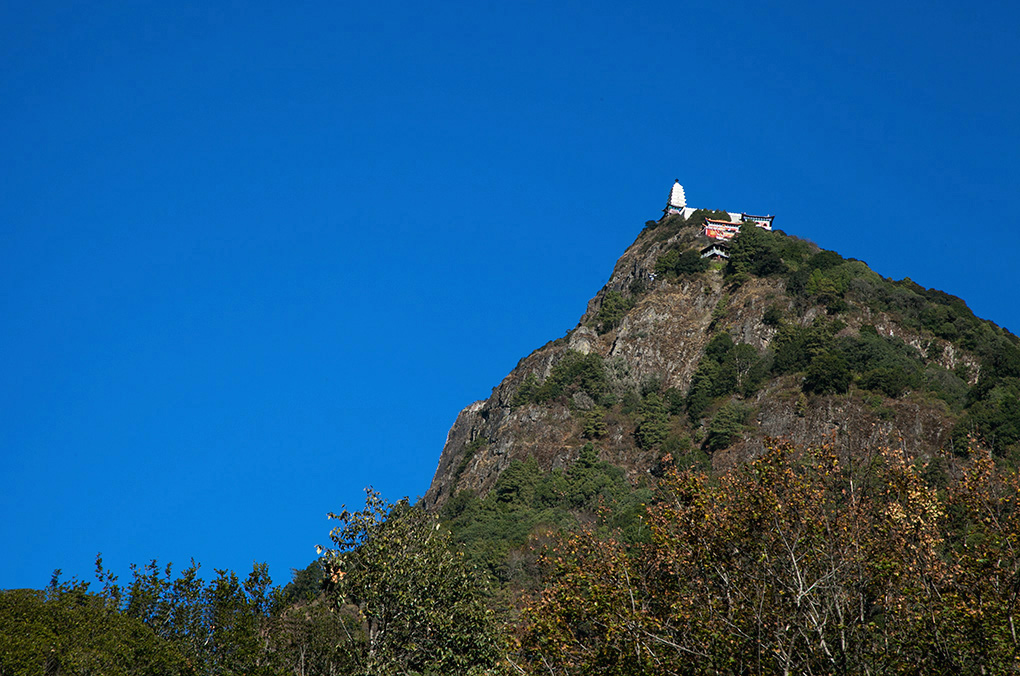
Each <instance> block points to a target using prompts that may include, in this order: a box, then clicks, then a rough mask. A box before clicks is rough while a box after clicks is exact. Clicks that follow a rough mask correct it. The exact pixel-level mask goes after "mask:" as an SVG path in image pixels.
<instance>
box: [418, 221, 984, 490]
mask: <svg viewBox="0 0 1020 676" xmlns="http://www.w3.org/2000/svg"><path fill="white" fill-rule="evenodd" d="M700 224H701V221H700V220H698V219H696V218H691V219H690V220H688V221H684V220H683V219H682V218H678V217H673V218H671V219H669V220H667V221H666V222H664V223H661V224H658V225H655V226H651V224H650V227H646V229H645V230H644V231H643V232H642V233H641V234H640V235H639V236H638V238H637V240H636V241H635V242H634V243H633V244H632V245H631V246H630V247H629V248H628V249H627V251H626V252H625V253H624V254H623V256H621V258H620V259H619V261H617V263H616V266H615V268H614V270H613V273H612V275H611V276H610V278H609V281H608V282H607V283H606V285H605V287H603V289H602V290H601V291H599V293H598V294H597V295H596V296H595V297H594V298H593V299H592V300H591V301H590V302H589V303H588V307H587V310H586V312H585V313H584V315H583V316H582V317H581V319H580V321H579V323H578V325H577V327H576V328H574V329H573V330H572V331H571V332H570V333H569V334H568V335H567V336H566V337H564V338H561V339H559V340H556V341H553V342H551V343H549V344H547V345H545V346H543V347H541V348H539V349H538V350H536V351H535V352H533V353H532V354H530V355H529V356H527V357H525V358H524V359H522V360H521V361H520V363H519V364H518V365H517V367H516V368H515V369H514V370H513V371H512V372H511V373H510V374H509V375H507V377H506V378H504V380H503V381H502V382H501V383H500V384H499V386H498V387H496V388H495V390H494V391H493V394H492V396H491V397H489V398H488V399H487V400H485V401H479V402H475V403H473V404H471V405H470V406H468V407H467V408H465V409H464V410H463V411H461V413H460V414H459V415H458V416H457V419H456V422H455V423H454V425H453V427H452V428H451V429H450V432H449V435H448V437H447V441H446V445H445V447H444V448H443V451H442V455H441V456H440V459H439V466H438V468H437V470H436V474H435V477H434V479H433V481H432V485H431V487H430V488H429V490H428V492H427V494H426V496H425V501H426V504H427V505H429V506H430V507H432V508H438V507H441V506H442V505H443V504H444V503H445V501H446V500H448V499H449V498H450V497H451V496H452V495H454V494H455V493H456V492H458V491H461V490H466V489H470V490H473V491H476V492H477V493H479V494H482V495H484V494H485V493H486V492H487V491H488V490H489V489H491V488H492V486H493V484H494V483H495V481H496V479H497V478H498V476H499V475H500V473H501V472H502V471H503V470H504V469H506V468H507V467H508V466H509V465H510V463H512V462H513V461H514V460H524V459H525V458H527V457H529V456H531V457H534V458H536V459H537V461H538V463H539V465H540V466H541V467H542V468H544V469H546V470H551V469H556V468H563V467H567V466H569V464H570V463H571V462H573V461H574V460H575V459H576V458H577V456H578V454H579V453H580V449H581V448H582V447H583V446H584V444H586V443H588V442H589V441H590V442H592V443H594V444H595V446H596V447H597V448H598V450H599V454H600V456H601V458H602V459H603V460H606V461H609V462H611V463H613V464H616V465H619V466H621V467H623V468H624V469H625V470H626V471H627V473H628V476H629V477H630V478H631V479H632V480H633V481H635V482H641V481H645V480H652V479H651V476H652V475H653V474H654V472H655V470H656V468H657V467H658V466H659V465H660V464H661V462H662V460H663V455H664V454H665V453H667V452H668V453H671V454H673V455H674V456H677V455H684V454H689V453H701V454H702V455H701V457H702V458H704V457H708V458H709V459H710V462H711V464H712V465H713V466H714V467H715V468H716V469H723V468H725V467H727V466H729V465H730V464H732V463H734V462H737V461H739V460H740V459H743V458H746V457H750V456H753V455H756V454H758V453H759V452H760V450H761V449H762V447H763V444H764V442H765V439H766V438H769V437H777V438H785V439H789V440H792V441H793V442H795V443H799V444H820V443H829V444H832V445H834V446H835V447H837V448H840V449H845V450H849V451H851V452H857V451H859V450H860V449H865V448H875V447H877V446H880V445H883V444H895V445H897V446H903V447H905V448H906V449H907V450H908V451H909V452H910V453H911V454H914V455H923V454H925V453H928V452H931V451H933V450H935V449H937V448H942V447H945V446H946V444H948V443H949V440H950V433H951V431H952V428H953V425H954V423H955V422H956V419H957V416H955V415H954V414H953V413H952V412H951V411H950V410H949V407H948V406H947V404H946V403H945V401H943V400H942V399H939V398H937V397H933V396H929V395H928V393H922V392H911V391H908V392H906V393H904V394H903V395H900V396H896V397H887V396H880V395H876V394H875V393H874V392H869V391H864V390H861V389H859V388H857V387H850V388H849V390H848V391H847V392H845V393H838V394H828V393H823V394H815V393H811V392H808V393H805V392H804V389H803V387H802V383H803V381H804V374H803V373H802V372H795V373H782V372H777V370H776V369H770V370H768V372H767V375H766V377H765V378H764V379H763V382H762V384H761V385H760V386H759V387H758V388H757V389H756V390H755V391H753V392H747V393H744V394H732V395H729V396H725V397H716V398H715V399H714V400H713V403H712V405H711V406H710V407H709V409H708V410H707V411H706V413H705V415H704V416H702V417H699V418H694V416H690V415H687V414H685V413H684V412H682V411H678V410H676V407H675V406H674V410H673V412H672V415H671V416H670V418H669V420H668V428H669V432H668V434H669V436H670V437H672V439H673V441H674V442H675V443H672V444H671V443H670V442H666V443H661V442H660V443H640V439H639V435H637V434H636V432H637V429H638V426H639V425H640V424H641V420H642V417H641V414H640V413H639V412H638V411H637V406H638V404H637V402H639V401H640V400H641V396H642V395H645V396H646V397H647V395H648V393H649V392H657V393H660V394H661V395H662V396H663V398H665V397H666V396H667V395H668V394H669V393H672V396H673V397H674V401H675V400H676V398H677V397H678V396H680V397H682V396H684V395H686V394H687V393H688V391H689V389H690V387H691V384H692V380H693V379H694V378H695V373H696V371H697V370H698V368H699V363H701V362H702V360H703V358H704V355H705V352H706V347H707V346H708V345H709V343H710V341H711V340H712V339H713V337H714V336H717V335H718V334H720V333H725V334H727V335H728V336H729V337H730V338H731V339H732V341H733V343H734V344H738V343H744V344H747V345H750V346H751V347H753V348H754V351H755V352H756V353H757V354H759V355H762V356H763V357H762V358H763V359H765V358H768V359H771V356H770V355H771V351H773V350H774V348H775V343H776V338H777V334H778V333H779V332H780V331H781V327H783V326H786V327H802V328H806V327H811V326H818V325H819V324H826V323H827V324H826V326H829V327H830V332H831V335H832V336H833V339H838V338H839V337H840V336H856V335H858V333H859V332H860V331H861V330H862V327H864V326H866V325H867V327H868V328H867V330H868V331H871V330H872V329H871V328H870V327H874V331H875V332H877V334H878V335H879V336H882V337H886V338H895V339H899V340H901V341H903V343H904V344H905V345H908V346H913V347H914V348H916V349H917V350H918V351H919V353H920V351H922V350H923V351H924V352H925V354H927V355H928V356H927V357H925V358H924V359H925V360H927V361H928V362H929V363H930V364H931V365H932V369H936V367H938V368H939V369H950V370H951V369H956V370H957V372H960V373H964V374H966V377H967V380H969V384H973V383H974V382H975V381H976V379H977V377H978V372H979V369H978V360H977V358H976V357H975V356H974V355H973V354H971V353H968V352H966V351H963V350H960V349H958V348H956V347H954V345H953V344H952V343H950V341H948V340H943V339H940V338H937V337H934V336H933V335H930V334H926V333H925V332H923V331H919V330H915V329H910V328H906V327H904V326H902V325H901V324H899V323H898V322H896V321H894V320H893V319H892V318H891V317H890V316H888V315H887V314H886V313H883V312H881V311H876V310H875V309H873V308H870V307H868V306H867V305H866V304H857V303H853V302H851V303H849V305H848V306H847V307H846V308H843V309H842V310H841V311H840V312H839V313H838V317H834V316H832V312H831V307H830V310H829V311H827V308H826V306H825V305H823V304H822V303H821V302H815V301H812V300H810V299H809V300H807V301H805V300H803V299H800V300H798V299H797V298H795V297H794V295H791V293H788V292H787V288H786V287H787V284H788V283H789V279H790V277H789V276H784V275H771V276H769V275H765V276H758V275H747V274H745V275H737V276H735V275H733V274H732V272H733V271H732V269H730V270H729V271H728V272H727V271H726V270H724V265H723V263H722V262H717V263H715V264H714V265H712V266H711V267H710V268H709V269H707V270H703V271H699V272H696V273H685V274H668V273H666V272H664V271H663V266H662V264H661V263H660V266H659V268H660V269H659V273H658V274H656V263H657V262H658V261H660V260H661V257H662V256H663V255H664V254H665V253H667V252H669V251H681V252H682V251H700V249H701V248H702V247H703V246H705V245H706V244H708V243H709V241H708V240H707V239H705V238H704V237H703V236H702V235H701V234H700V233H701V228H700ZM769 236H770V237H784V235H782V234H781V233H775V234H770V235H769ZM801 245H802V247H803V248H804V249H805V251H807V253H806V254H805V255H806V256H807V255H813V254H815V253H817V251H818V250H817V247H813V245H809V244H807V243H801ZM688 256H689V258H691V259H693V256H691V255H690V254H689V255H688ZM858 265H861V264H858ZM869 272H870V271H869ZM871 274H872V275H873V274H874V273H871ZM848 297H852V294H850V295H848ZM767 311H771V312H772V314H773V317H772V318H771V319H770V320H769V321H766V320H767V319H768V317H767V315H768V314H769V312H767ZM777 312H778V313H779V314H780V315H781V316H782V320H781V321H776V320H775V315H776V313H777ZM836 321H838V324H837V323H835V322H836ZM577 355H597V357H598V360H596V361H597V362H598V363H599V364H600V365H601V368H602V371H603V373H604V375H605V383H604V387H603V389H602V394H601V395H599V396H598V397H596V396H594V395H592V394H591V393H590V392H587V391H585V390H584V388H574V389H570V388H567V389H565V390H564V391H563V392H562V393H558V394H557V395H555V396H549V397H546V398H536V397H530V398H529V397H527V396H523V394H524V393H526V392H527V391H528V388H532V389H534V388H535V387H536V386H540V385H542V384H543V383H546V382H547V381H548V379H549V378H550V377H551V376H554V375H555V369H556V367H557V364H560V363H561V362H563V360H565V359H568V358H571V357H574V358H576V357H577ZM593 363H595V362H593ZM940 373H941V371H940ZM729 401H732V402H734V403H735V404H739V406H740V407H742V410H744V411H746V412H747V417H746V419H745V420H744V421H743V424H742V428H741V433H740V435H739V438H735V439H734V441H733V443H730V444H728V445H726V447H724V448H715V449H711V450H703V449H704V446H705V439H706V434H707V432H708V427H709V424H710V422H711V419H712V413H713V412H714V411H717V410H718V409H719V407H720V406H721V405H723V404H725V403H726V402H729ZM593 411H596V413H595V414H593V413H592V412H593ZM592 415H597V416H599V420H601V421H602V422H604V428H602V429H600V430H598V431H597V432H596V433H594V434H593V433H592V432H591V430H590V429H589V430H588V432H589V433H588V434H587V435H586V434H585V430H586V424H587V423H588V422H589V421H590V418H591V416H592ZM692 418H694V419H692Z"/></svg>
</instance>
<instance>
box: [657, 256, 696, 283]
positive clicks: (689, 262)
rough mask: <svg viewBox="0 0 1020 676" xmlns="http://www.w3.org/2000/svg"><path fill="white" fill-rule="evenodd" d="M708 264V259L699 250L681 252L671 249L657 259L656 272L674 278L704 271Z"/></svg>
mask: <svg viewBox="0 0 1020 676" xmlns="http://www.w3.org/2000/svg"><path fill="white" fill-rule="evenodd" d="M708 266H709V262H708V259H707V258H702V257H701V255H700V254H699V253H698V252H697V251H694V250H692V249H688V250H686V251H683V252H681V251H678V250H677V249H670V250H669V251H667V252H666V253H664V254H662V255H661V256H659V258H658V260H656V261H655V273H656V274H658V275H665V277H666V278H667V279H673V278H676V277H680V276H682V275H692V274H697V273H699V272H704V271H705V270H707V269H708Z"/></svg>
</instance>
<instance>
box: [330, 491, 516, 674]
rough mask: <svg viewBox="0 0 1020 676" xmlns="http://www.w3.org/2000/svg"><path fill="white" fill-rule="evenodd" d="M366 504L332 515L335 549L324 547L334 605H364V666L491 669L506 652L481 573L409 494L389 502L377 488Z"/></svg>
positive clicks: (365, 670)
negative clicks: (485, 597)
mask: <svg viewBox="0 0 1020 676" xmlns="http://www.w3.org/2000/svg"><path fill="white" fill-rule="evenodd" d="M366 493H367V497H366V501H365V508H364V509H362V510H361V511H358V512H350V511H348V510H346V509H345V510H343V511H342V512H341V513H340V514H331V515H330V517H331V518H333V519H335V520H337V521H338V522H339V525H338V526H336V527H335V528H334V529H333V531H332V532H331V534H330V538H331V539H332V541H333V544H334V546H335V549H329V550H326V552H325V557H324V565H325V566H326V577H327V593H328V595H329V598H330V599H331V602H332V604H333V606H334V608H335V609H337V610H341V611H342V610H344V609H347V608H350V609H356V612H357V615H358V618H359V619H360V623H361V628H360V633H359V634H358V635H351V636H350V637H349V640H350V642H351V644H352V646H353V648H354V650H353V654H354V659H355V662H356V664H357V670H356V673H360V674H398V673H399V674H410V673H422V674H424V673H435V674H465V673H483V672H484V671H485V670H486V669H489V668H493V667H495V666H496V663H497V661H498V660H499V649H498V640H497V638H496V636H497V634H496V631H495V627H494V626H493V622H492V619H491V615H490V614H489V612H488V611H487V610H486V609H485V607H484V604H483V602H482V599H483V593H484V589H483V588H482V586H481V581H480V579H479V577H478V576H477V575H475V574H473V573H472V572H471V571H469V570H468V569H467V567H466V566H465V565H464V561H463V558H462V556H461V554H460V553H455V552H453V551H452V549H451V547H450V538H449V535H448V533H447V532H446V531H445V530H444V529H442V528H441V527H440V524H439V521H438V520H437V519H436V517H435V516H434V515H432V514H429V513H428V512H426V511H425V510H424V509H421V508H420V507H415V506H411V505H410V504H408V502H407V500H406V499H405V500H402V501H400V502H398V503H396V504H387V503H386V502H384V501H383V500H382V498H381V497H380V496H379V494H378V493H377V492H375V491H373V490H371V489H369V490H367V491H366Z"/></svg>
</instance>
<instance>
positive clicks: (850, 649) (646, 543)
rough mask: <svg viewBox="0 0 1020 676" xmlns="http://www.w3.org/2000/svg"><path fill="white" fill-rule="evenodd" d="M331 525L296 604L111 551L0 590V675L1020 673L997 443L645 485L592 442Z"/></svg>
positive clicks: (798, 458)
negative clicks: (429, 501)
mask: <svg viewBox="0 0 1020 676" xmlns="http://www.w3.org/2000/svg"><path fill="white" fill-rule="evenodd" d="M651 394H654V393H653V392H649V393H648V394H646V397H647V396H650V395H651ZM332 516H333V518H334V519H335V520H336V523H337V525H336V527H335V528H334V529H333V531H332V532H331V534H330V538H331V540H332V548H331V549H328V550H327V551H326V552H325V553H324V556H323V558H322V559H321V560H320V564H319V565H321V568H322V570H324V571H325V575H324V576H323V578H322V582H323V585H322V587H320V588H319V589H318V590H317V591H316V592H315V594H314V598H309V597H308V596H305V595H303V594H302V593H299V592H296V591H295V589H294V588H292V590H291V594H290V597H291V598H297V599H298V600H297V601H295V602H293V603H292V604H290V605H287V604H284V603H282V601H281V599H282V598H283V597H284V596H285V594H284V593H281V592H279V591H277V590H275V589H273V588H272V586H271V584H270V582H269V580H268V576H267V575H266V574H265V569H264V566H260V565H256V566H255V568H254V570H253V571H252V574H251V575H250V576H249V577H248V578H247V579H245V580H243V581H242V580H240V579H238V578H237V576H236V575H233V574H232V573H229V572H227V571H217V577H216V578H215V580H213V581H212V582H209V583H205V582H202V581H201V580H200V579H198V578H197V576H196V575H195V573H196V572H197V566H194V565H193V566H192V567H190V568H188V569H185V570H184V571H182V573H181V574H179V575H177V576H176V577H175V576H174V575H173V574H172V571H171V569H170V567H169V566H167V567H166V568H162V569H161V568H160V567H159V566H157V564H156V563H155V562H153V563H151V564H149V565H147V566H144V567H141V568H138V567H136V568H135V569H134V573H133V580H132V581H131V582H130V583H129V584H128V585H125V586H124V587H120V586H118V585H117V581H116V578H115V577H113V576H112V575H110V574H109V572H108V571H105V570H104V569H103V567H102V563H101V561H98V562H97V578H98V580H99V582H100V584H101V586H102V588H101V589H100V590H98V591H96V592H90V591H89V590H88V585H86V584H82V583H77V582H72V583H60V582H59V580H58V579H56V578H55V579H54V581H53V583H52V584H51V585H50V587H49V588H48V589H46V590H43V591H33V590H13V591H6V592H0V673H3V674H5V675H6V674H40V673H42V674H50V673H52V674H93V673H103V674H121V673H123V674H136V673H160V674H163V673H166V674H196V675H198V674H202V675H204V674H210V675H212V674H217V675H218V674H281V675H282V674H294V675H296V676H299V675H304V674H331V675H332V674H356V675H361V676H369V675H371V676H377V675H378V676H381V675H383V674H395V673H401V674H473V675H475V676H481V675H483V674H490V675H492V676H495V675H497V674H499V675H500V676H503V675H506V674H511V673H516V674H521V673H523V674H536V675H537V674H549V673H553V674H562V675H565V676H574V675H577V676H581V675H583V674H594V673H598V674H617V675H620V676H623V675H624V674H626V675H628V676H629V675H637V676H641V675H645V674H647V675H649V676H650V675H652V674H661V673H678V674H691V675H700V674H734V675H736V674H746V673H762V674H772V673H775V674H781V673H870V674H876V675H878V674H896V673H1012V672H1013V671H1014V670H1015V668H1016V659H1017V655H1018V654H1020V639H1018V638H1017V635H1016V633H1015V631H1014V627H1015V626H1016V624H1017V622H1020V616H1018V613H1020V608H1018V606H1017V604H1016V587H1017V580H1020V549H1018V548H1017V547H1016V543H1017V542H1020V474H1018V473H1017V471H1016V470H1015V469H1012V468H1008V467H1005V466H1002V465H997V464H996V463H995V462H994V460H993V458H992V456H991V454H990V453H988V452H986V451H980V450H976V451H973V452H971V453H969V454H967V457H954V456H951V455H946V456H942V455H936V456H932V457H927V458H918V459H913V460H911V459H908V458H906V457H904V455H903V454H902V453H901V452H898V451H895V450H888V449H878V450H870V451H865V452H863V453H861V454H859V455H855V456H854V457H849V458H848V457H843V456H839V455H837V454H835V453H834V452H832V451H831V450H830V449H827V448H824V447H823V448H814V449H803V448H795V447H792V446H790V445H784V444H773V445H771V446H769V448H768V449H767V450H766V452H765V453H764V454H763V455H762V456H761V457H759V458H757V459H756V460H754V461H751V462H748V463H744V464H741V465H737V466H736V467H734V468H733V469H732V470H730V471H729V472H726V473H724V474H721V475H717V476H713V475H710V474H708V473H707V472H704V471H700V470H685V471H680V470H678V469H677V468H675V467H674V468H670V469H667V470H665V471H664V473H663V478H662V480H661V481H660V482H659V483H658V485H657V486H656V487H655V488H654V489H643V490H640V491H637V492H635V491H632V490H631V489H630V487H629V486H627V483H626V481H625V480H624V479H623V476H622V473H621V472H620V470H618V469H616V468H614V467H612V466H611V465H609V464H607V463H604V462H601V461H599V460H598V456H597V452H596V451H595V448H594V447H593V446H588V447H586V448H585V449H583V450H582V451H581V453H580V456H579V458H578V459H577V461H575V463H574V464H573V465H571V466H570V467H569V468H567V469H565V470H562V471H559V472H543V471H541V470H540V469H539V468H538V466H537V463H535V461H534V460H533V459H529V460H528V461H527V462H518V463H515V464H514V465H512V466H511V469H510V470H508V471H507V472H505V473H504V475H503V476H502V477H501V478H500V480H499V481H498V482H497V486H496V488H495V489H494V490H493V491H491V492H490V493H489V494H488V495H487V496H486V497H485V498H479V497H478V496H475V495H472V494H470V493H462V494H460V495H458V496H456V497H455V498H454V499H453V500H451V501H450V502H449V503H447V505H446V507H445V508H444V515H443V517H444V518H443V520H442V521H440V519H439V518H438V517H437V516H436V515H433V514H430V513H428V512H426V511H425V510H423V509H421V508H420V506H412V505H411V504H409V503H408V502H407V501H406V500H402V501H399V502H397V503H386V502H384V501H383V500H382V499H381V498H380V496H379V495H378V494H377V493H375V492H374V491H371V490H369V491H368V494H367V499H366V503H365V506H364V508H362V509H360V510H357V511H348V510H343V511H342V512H341V513H340V514H338V515H332ZM444 524H445V525H444ZM446 526H449V529H448V528H447V527H446ZM490 574H491V575H490ZM493 576H494V577H495V578H496V581H497V582H498V583H500V584H499V589H498V590H496V591H494V590H492V589H490V588H489V586H488V584H487V580H488V579H489V578H490V577H493ZM297 582H298V580H297V576H296V578H295V584H294V587H295V588H296V587H297V586H298V584H297ZM307 582H308V581H307V580H305V581H304V582H302V584H307Z"/></svg>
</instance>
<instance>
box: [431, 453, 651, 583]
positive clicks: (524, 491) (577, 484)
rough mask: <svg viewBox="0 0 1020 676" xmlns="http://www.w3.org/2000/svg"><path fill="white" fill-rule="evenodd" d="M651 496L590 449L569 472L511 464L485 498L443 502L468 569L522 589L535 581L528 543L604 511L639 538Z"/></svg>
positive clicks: (468, 495) (464, 495) (463, 496)
mask: <svg viewBox="0 0 1020 676" xmlns="http://www.w3.org/2000/svg"><path fill="white" fill-rule="evenodd" d="M650 497H651V494H650V493H649V492H648V491H647V490H637V491H635V490H634V489H633V487H632V486H631V485H630V483H629V482H628V481H627V480H626V478H625V477H624V475H623V472H622V470H620V469H619V468H618V467H615V466H613V465H611V464H609V463H607V462H604V461H601V460H599V459H598V451H597V450H596V449H595V447H594V446H593V445H592V444H586V445H585V446H584V447H583V448H582V449H581V451H580V454H579V456H578V458H577V460H576V461H575V462H574V463H573V464H572V465H571V466H570V467H569V468H567V469H565V470H554V471H551V472H543V471H542V470H541V469H540V468H539V466H538V463H537V462H536V461H535V459H534V458H529V459H528V460H527V461H525V462H521V461H514V462H512V463H511V464H510V466H509V467H508V468H507V469H506V470H504V471H503V473H502V474H501V475H500V477H499V479H498V480H497V482H496V485H495V486H494V487H493V489H492V490H491V491H490V492H489V494H488V495H486V496H485V498H479V497H478V496H477V495H475V494H474V493H473V492H471V491H462V492H460V493H458V494H457V495H455V496H454V497H453V498H452V499H450V500H449V501H448V502H447V503H446V505H445V506H444V508H443V513H442V516H443V521H444V523H446V524H448V525H449V527H450V530H451V531H452V533H453V537H454V540H455V541H456V542H458V543H459V544H460V545H461V546H462V547H463V549H464V552H465V554H466V556H467V559H468V561H469V562H471V563H473V564H475V565H477V566H479V567H480V568H482V569H484V570H486V571H488V573H489V574H490V575H491V576H492V578H493V579H494V580H496V581H497V583H499V584H500V585H516V586H523V585H526V584H528V583H529V581H530V580H532V579H533V578H534V576H535V570H534V569H533V567H531V566H529V561H528V556H527V554H526V552H525V547H526V545H527V542H528V538H529V536H531V535H533V534H534V533H536V532H540V531H542V530H543V529H554V530H555V529H561V528H571V527H574V526H576V525H577V524H578V523H579V522H580V521H589V520H591V518H592V517H593V515H594V514H595V513H596V512H597V511H599V510H601V509H603V508H606V509H608V510H609V512H608V513H609V516H608V519H609V521H610V522H611V523H613V524H615V525H616V526H617V527H619V528H620V529H622V530H623V531H624V532H625V533H626V534H627V537H628V538H631V539H639V538H640V537H642V535H641V533H642V527H641V524H640V521H638V519H637V514H638V513H639V510H640V507H641V505H642V504H643V503H644V502H645V501H647V500H648V499H649V498H650Z"/></svg>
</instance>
